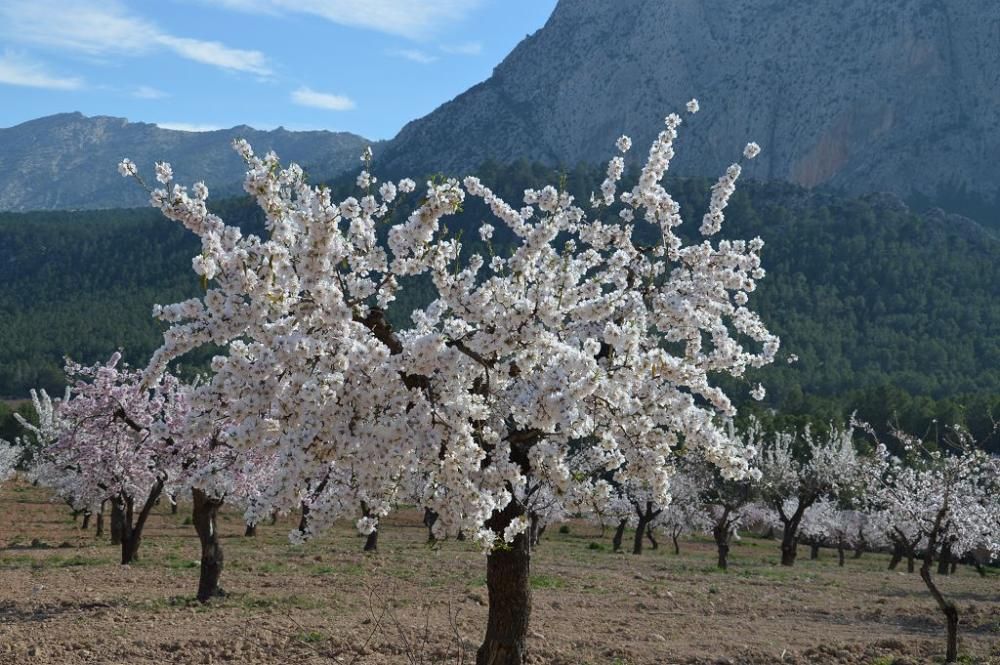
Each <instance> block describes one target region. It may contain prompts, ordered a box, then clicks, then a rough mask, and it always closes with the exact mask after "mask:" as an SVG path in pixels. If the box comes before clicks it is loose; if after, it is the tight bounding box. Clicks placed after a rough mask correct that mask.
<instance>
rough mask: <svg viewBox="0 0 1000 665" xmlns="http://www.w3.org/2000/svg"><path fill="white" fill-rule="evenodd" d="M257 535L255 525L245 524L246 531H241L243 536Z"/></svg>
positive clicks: (252, 536)
mask: <svg viewBox="0 0 1000 665" xmlns="http://www.w3.org/2000/svg"><path fill="white" fill-rule="evenodd" d="M256 536H257V525H256V524H247V528H246V531H244V532H243V537H244V538H255V537H256Z"/></svg>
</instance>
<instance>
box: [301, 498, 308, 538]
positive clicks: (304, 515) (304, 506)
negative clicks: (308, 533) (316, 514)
mask: <svg viewBox="0 0 1000 665" xmlns="http://www.w3.org/2000/svg"><path fill="white" fill-rule="evenodd" d="M308 527H309V504H307V503H306V502H305V501H303V502H302V517H300V518H299V531H305V530H306V529H307V528H308Z"/></svg>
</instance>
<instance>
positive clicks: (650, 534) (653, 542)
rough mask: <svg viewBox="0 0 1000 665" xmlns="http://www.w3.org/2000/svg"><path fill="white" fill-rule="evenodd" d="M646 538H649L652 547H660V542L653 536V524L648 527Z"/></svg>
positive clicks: (656, 548) (675, 540) (655, 548)
mask: <svg viewBox="0 0 1000 665" xmlns="http://www.w3.org/2000/svg"><path fill="white" fill-rule="evenodd" d="M646 538H647V539H648V540H649V544H650V547H652V549H654V550H658V549H660V544H659V543H658V542H656V538H654V537H653V525H652V524H650V525H649V526H647V527H646ZM676 543H677V539H676V538H674V544H676Z"/></svg>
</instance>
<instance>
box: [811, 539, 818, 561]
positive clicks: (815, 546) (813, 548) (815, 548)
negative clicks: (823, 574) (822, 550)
mask: <svg viewBox="0 0 1000 665" xmlns="http://www.w3.org/2000/svg"><path fill="white" fill-rule="evenodd" d="M818 558H819V543H815V542H813V543H809V559H810V560H812V561H815V560H816V559H818Z"/></svg>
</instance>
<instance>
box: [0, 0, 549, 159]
mask: <svg viewBox="0 0 1000 665" xmlns="http://www.w3.org/2000/svg"><path fill="white" fill-rule="evenodd" d="M555 4H556V0H158V1H156V2H153V1H151V0H129V1H124V0H0V127H10V126H13V125H16V124H19V123H21V122H24V121H26V120H31V119H33V118H38V117H41V116H46V115H51V114H54V113H63V112H69V111H80V112H81V113H83V114H85V115H111V116H117V117H125V118H128V119H129V120H130V121H133V122H150V123H156V124H158V125H160V126H161V127H168V128H174V129H188V130H195V131H197V130H209V129H218V128H224V127H232V126H235V125H241V124H245V125H250V126H252V127H256V128H258V129H273V128H275V127H278V126H283V127H285V128H286V129H292V130H305V129H329V130H335V131H350V132H354V133H356V134H360V135H362V136H364V137H366V138H369V139H387V138H392V137H393V136H394V135H395V134H396V132H397V131H399V129H400V128H402V126H403V125H404V124H406V122H408V121H410V120H413V119H415V118H419V117H421V116H423V115H425V114H427V113H429V112H430V111H432V110H434V109H435V108H437V107H438V106H439V105H440V104H442V103H444V102H446V101H448V100H450V99H452V98H453V97H455V96H456V95H458V94H460V93H461V92H463V91H465V90H467V89H468V88H469V87H471V86H472V85H475V84H476V83H478V82H480V81H483V80H485V79H486V78H488V77H489V75H490V73H491V72H492V70H493V67H495V66H496V65H497V64H499V63H500V61H501V60H503V58H504V57H505V56H506V55H507V54H508V53H509V52H510V51H511V49H513V48H514V46H515V45H516V44H517V43H518V42H519V41H521V40H522V39H524V37H525V36H527V35H528V34H530V33H532V32H534V31H535V30H537V29H539V28H541V27H542V25H544V23H545V21H546V19H547V18H548V16H549V14H551V12H552V9H553V8H554V7H555Z"/></svg>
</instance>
